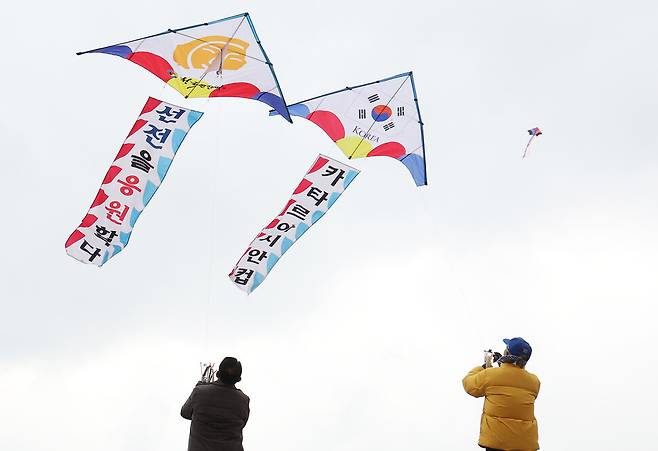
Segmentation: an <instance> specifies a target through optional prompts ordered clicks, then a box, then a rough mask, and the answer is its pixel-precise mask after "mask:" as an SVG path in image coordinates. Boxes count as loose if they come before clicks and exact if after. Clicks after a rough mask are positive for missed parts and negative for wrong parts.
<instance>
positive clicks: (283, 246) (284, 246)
mask: <svg viewBox="0 0 658 451" xmlns="http://www.w3.org/2000/svg"><path fill="white" fill-rule="evenodd" d="M293 244H294V241H293V240H291V239H290V238H284V239H283V242H282V243H281V255H283V254H285V253H286V251H287V250H288V249H290V246H292V245H293Z"/></svg>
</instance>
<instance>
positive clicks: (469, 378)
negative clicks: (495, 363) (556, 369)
mask: <svg viewBox="0 0 658 451" xmlns="http://www.w3.org/2000/svg"><path fill="white" fill-rule="evenodd" d="M462 383H463V384H464V390H466V393H468V394H469V395H471V396H475V397H476V398H480V397H482V396H484V397H485V400H484V408H483V410H482V419H481V421H480V440H479V442H478V444H479V445H480V446H482V447H487V448H494V449H500V450H506V451H507V450H510V451H511V450H514V451H516V450H519V451H525V450H527V451H535V450H537V449H539V443H538V432H537V420H536V419H535V399H536V398H537V394H538V393H539V379H538V378H537V376H535V375H534V374H532V373H529V372H528V371H526V370H525V369H522V368H519V367H517V366H516V365H513V364H511V363H503V364H502V365H501V366H500V367H499V368H487V369H486V370H485V369H484V368H482V367H481V366H478V367H475V368H473V369H472V370H471V371H470V372H469V373H468V374H467V375H466V377H465V378H464V380H463V381H462Z"/></svg>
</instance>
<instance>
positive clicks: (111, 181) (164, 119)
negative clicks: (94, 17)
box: [65, 97, 203, 266]
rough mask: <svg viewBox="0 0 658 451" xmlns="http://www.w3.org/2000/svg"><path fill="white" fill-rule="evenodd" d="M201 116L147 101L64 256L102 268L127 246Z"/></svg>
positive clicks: (74, 233) (186, 110)
mask: <svg viewBox="0 0 658 451" xmlns="http://www.w3.org/2000/svg"><path fill="white" fill-rule="evenodd" d="M202 115H203V113H201V112H199V111H194V110H190V109H187V108H182V107H179V106H176V105H172V104H170V103H166V102H163V101H161V100H158V99H154V98H152V97H149V99H148V100H147V101H146V104H145V105H144V108H143V109H142V112H141V113H140V115H139V117H138V118H137V121H136V122H135V125H133V127H132V129H131V130H130V133H128V137H127V138H126V140H125V141H124V142H123V145H122V146H121V148H120V149H119V153H118V154H117V156H116V158H115V159H114V162H113V163H112V165H111V166H110V169H109V170H108V171H107V174H105V177H104V178H103V181H102V183H101V187H100V189H99V190H98V193H97V194H96V197H95V198H94V201H93V202H92V204H91V207H90V208H89V211H88V212H87V214H86V215H85V217H84V218H83V219H82V222H81V223H80V225H79V226H78V227H77V228H76V229H75V230H74V231H73V233H72V234H71V236H69V238H68V239H67V240H66V244H65V248H66V253H67V254H68V255H70V256H71V257H73V258H75V259H76V260H78V261H81V262H82V263H87V264H91V265H96V266H102V265H103V264H105V262H107V261H108V260H109V259H110V258H112V257H113V256H115V255H116V254H118V253H119V252H121V250H123V248H124V247H126V246H127V245H128V240H129V239H130V234H131V233H132V230H133V227H135V222H136V221H137V218H139V215H140V214H141V213H142V211H143V210H144V208H145V207H146V205H147V204H148V203H149V202H150V200H151V199H152V198H153V195H154V194H155V192H156V191H157V190H158V188H159V187H160V184H161V183H162V181H163V180H164V178H165V175H166V174H167V171H168V170H169V167H170V166H171V163H172V161H173V159H174V157H175V156H176V153H177V152H178V149H179V147H180V145H181V143H182V142H183V140H184V139H185V136H187V132H188V131H189V130H190V128H192V126H193V125H194V124H195V123H196V122H197V121H198V120H199V119H200V118H201V116H202Z"/></svg>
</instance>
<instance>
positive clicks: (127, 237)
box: [119, 232, 130, 247]
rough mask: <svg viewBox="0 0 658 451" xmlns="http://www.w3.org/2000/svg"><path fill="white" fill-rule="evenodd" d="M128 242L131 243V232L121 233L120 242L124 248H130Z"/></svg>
mask: <svg viewBox="0 0 658 451" xmlns="http://www.w3.org/2000/svg"><path fill="white" fill-rule="evenodd" d="M128 241H130V232H120V233H119V242H120V243H121V244H123V247H126V246H128Z"/></svg>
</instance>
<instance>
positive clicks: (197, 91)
mask: <svg viewBox="0 0 658 451" xmlns="http://www.w3.org/2000/svg"><path fill="white" fill-rule="evenodd" d="M87 53H105V54H108V55H114V56H119V57H121V58H124V59H127V60H129V61H132V62H133V63H135V64H137V65H139V66H142V67H143V68H144V69H146V70H148V71H149V72H151V73H152V74H154V75H155V76H156V77H158V78H159V79H161V80H162V81H163V82H165V83H166V84H168V85H169V86H171V87H172V88H174V89H175V90H176V91H178V92H179V93H180V94H181V95H183V96H184V97H185V98H190V97H241V98H246V99H253V100H258V101H260V102H263V103H266V104H267V105H269V106H270V107H272V108H274V109H275V110H276V111H277V112H278V113H279V114H280V115H281V116H283V117H284V118H285V119H286V120H287V121H288V122H292V120H291V119H290V114H289V112H288V108H287V107H286V102H285V99H284V98H283V94H282V92H281V87H280V86H279V82H278V80H277V78H276V74H275V73H274V68H273V65H272V63H271V62H270V59H269V58H268V56H267V54H266V53H265V49H264V48H263V46H262V45H261V41H260V39H259V38H258V35H257V34H256V29H255V28H254V24H253V23H252V21H251V17H250V16H249V13H244V14H239V15H236V16H231V17H227V18H225V19H219V20H215V21H213V22H207V23H202V24H199V25H192V26H189V27H183V28H177V29H169V30H167V31H164V32H162V33H158V34H154V35H150V36H146V37H143V38H139V39H134V40H131V41H126V42H122V43H119V44H115V45H110V46H107V47H101V48H98V49H94V50H87V51H85V52H78V53H77V54H78V55H83V54H87Z"/></svg>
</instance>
